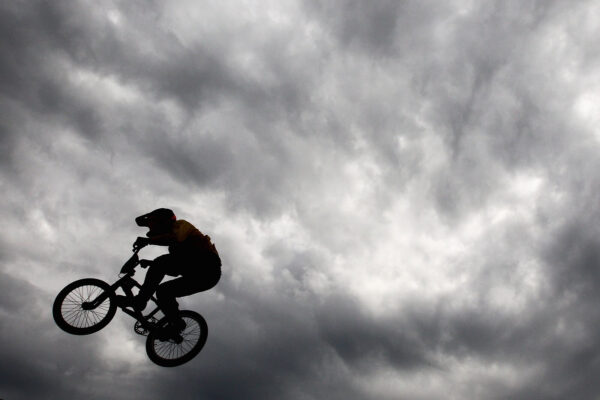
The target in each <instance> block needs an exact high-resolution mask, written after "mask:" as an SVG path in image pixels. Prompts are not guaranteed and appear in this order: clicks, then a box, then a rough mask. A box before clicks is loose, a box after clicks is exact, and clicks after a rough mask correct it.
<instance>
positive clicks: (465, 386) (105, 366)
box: [0, 1, 600, 399]
mask: <svg viewBox="0 0 600 400" xmlns="http://www.w3.org/2000/svg"><path fill="white" fill-rule="evenodd" d="M591 4H592V2H587V3H585V2H584V3H579V4H578V5H577V6H574V5H573V4H572V3H567V2H560V1H555V2H541V1H538V2H531V3H527V4H522V3H521V2H490V3H485V4H469V3H468V2H464V3H461V2H455V3H448V4H444V5H440V4H439V2H420V1H401V2H392V1H375V2H369V3H367V2H358V1H334V2H328V3H326V4H320V3H318V2H304V3H302V4H300V5H296V4H293V7H292V6H290V4H288V3H286V4H284V5H282V6H281V7H282V8H281V9H278V11H280V12H281V10H285V11H284V12H283V14H284V15H279V16H278V15H277V13H275V16H273V17H271V18H272V19H270V20H268V22H269V24H264V25H265V26H263V25H261V24H263V23H264V21H266V20H259V21H260V24H258V23H255V22H256V21H254V22H248V21H252V20H251V19H248V20H244V21H243V22H238V20H239V19H240V18H251V17H252V15H259V16H261V17H262V16H263V13H262V10H261V11H256V10H253V11H252V12H254V13H258V14H252V13H251V12H250V11H249V10H239V12H238V11H237V10H236V12H230V13H229V14H228V13H227V12H226V11H227V7H231V6H219V7H224V8H223V9H222V10H221V9H220V8H219V11H218V12H216V14H214V15H211V17H204V14H203V15H202V18H200V19H199V20H194V13H192V12H190V13H187V11H188V10H187V7H191V5H190V4H183V3H182V4H181V5H178V6H177V7H182V8H186V9H185V10H184V11H186V12H185V13H184V16H185V17H184V18H183V19H181V16H178V17H173V16H172V15H171V16H170V14H169V13H170V12H172V11H173V10H172V9H171V5H169V4H166V3H165V4H163V3H162V2H141V1H133V2H122V3H121V2H109V3H103V4H102V5H97V4H94V5H92V4H83V3H77V2H62V1H52V2H17V3H6V4H3V5H2V6H0V7H1V8H0V22H1V24H0V26H1V28H0V32H1V33H2V36H1V38H0V45H1V46H0V59H1V61H2V62H1V64H0V88H1V95H0V104H1V105H2V108H3V110H4V112H3V119H2V122H1V124H0V134H1V135H2V136H0V148H1V149H2V153H3V157H2V161H1V164H0V165H2V175H1V177H2V181H1V182H0V183H2V187H3V188H5V187H8V190H7V194H6V196H5V197H4V198H3V206H4V210H5V211H4V212H5V214H3V215H5V223H6V224H7V225H9V226H10V227H11V229H8V230H7V231H8V232H9V233H6V234H3V236H2V242H1V243H2V249H1V250H2V258H1V261H2V263H3V264H2V268H3V269H2V272H1V273H0V289H1V290H0V313H1V315H2V318H3V324H2V329H1V330H0V334H1V338H2V343H5V344H4V345H3V346H2V347H0V352H1V353H2V358H3V359H4V360H7V362H6V363H4V364H3V366H2V367H0V368H2V369H3V370H2V371H0V376H1V377H2V378H1V380H0V383H1V389H2V393H0V397H3V398H4V397H6V398H16V399H19V398H40V397H44V395H46V396H45V397H50V398H78V397H82V396H83V395H86V396H88V398H106V397H111V398H131V397H132V396H133V397H136V396H137V397H138V398H164V397H167V396H172V393H174V392H175V390H176V391H177V393H178V396H179V397H181V398H190V399H191V398H198V396H201V397H206V398H209V399H217V398H225V399H229V398H240V397H243V398H249V399H254V398H257V399H258V398H260V399H265V398H266V399H270V398H286V399H321V398H328V399H330V398H333V399H338V398H339V399H342V398H343V399H353V398H356V399H359V398H385V399H387V398H389V399H396V398H409V399H413V398H414V399H418V398H428V399H434V398H443V397H453V398H517V399H520V398H523V399H525V398H527V399H536V398H539V399H541V398H557V399H558V398H581V399H587V398H590V399H591V398H595V397H597V394H598V391H599V390H600V388H599V387H598V385H597V384H595V379H594V378H595V376H596V375H597V373H598V366H599V365H600V364H599V362H598V359H599V358H598V352H597V348H598V346H599V345H600V340H599V335H598V330H597V328H596V326H597V325H598V322H599V319H600V314H599V313H598V312H597V311H596V307H595V305H596V304H597V301H598V295H597V294H596V293H597V292H598V290H597V288H598V287H599V285H600V281H599V279H600V275H599V274H598V263H599V261H600V255H599V254H598V250H597V249H598V245H599V244H600V243H598V239H597V237H598V234H599V233H600V232H598V229H597V228H595V227H596V226H598V222H600V221H598V213H597V211H596V208H597V204H596V202H597V201H596V199H597V198H598V193H599V192H600V185H599V184H598V179H597V172H596V171H597V163H596V162H595V159H596V155H595V153H596V152H597V151H596V150H597V146H598V144H597V143H596V142H595V141H594V140H595V139H593V135H592V133H591V130H592V129H593V128H589V127H587V128H584V127H583V126H582V125H581V123H580V122H578V121H575V120H574V117H573V112H572V111H571V105H572V104H573V103H575V102H576V100H577V98H578V95H579V91H580V90H583V89H585V88H582V87H580V86H578V85H579V84H580V82H579V81H576V78H574V77H573V76H575V77H576V76H578V75H581V76H584V75H585V73H590V72H589V71H593V70H594V67H595V64H596V62H597V58H594V52H593V51H588V50H589V48H590V47H591V46H592V43H594V42H593V40H590V37H591V36H593V35H590V34H589V33H587V31H585V29H584V28H582V27H580V26H579V24H578V21H579V17H580V16H581V13H586V12H587V13H588V14H593V12H592V11H593V7H592V5H591ZM287 6H289V8H286V7H287ZM215 7H216V6H215ZM235 7H238V6H237V5H236V6H235ZM264 7H266V8H269V7H270V6H269V5H265V6H264ZM189 11H192V10H189ZM111 12H112V14H111ZM209 12H215V11H214V10H213V9H210V7H207V8H205V9H203V11H202V13H207V14H208V13H209ZM286 12H289V13H290V14H286ZM578 13H579V14H578ZM264 15H267V13H265V14H264ZM216 16H218V17H219V18H220V19H219V18H216ZM169 18H172V19H169ZM177 18H180V19H179V20H178V19H177ZM211 18H215V19H214V20H212V19H211ZM290 21H291V22H290ZM186 22H187V25H186ZM286 24H287V25H286ZM190 25H191V26H193V28H191V31H192V32H189V30H190V27H189V26H190ZM196 25H197V26H196ZM255 25H260V26H255ZM582 25H584V24H582ZM262 29H264V31H262ZM269 29H270V30H269ZM196 31H198V32H202V33H201V34H200V33H196ZM264 32H266V33H264ZM582 43H583V44H582ZM246 53H248V54H246ZM240 55H244V57H242V56H240ZM238 56H240V57H238ZM569 57H570V59H571V60H574V62H572V63H571V62H567V61H565V58H569ZM248 60H250V61H248ZM253 60H254V61H253ZM578 73H579V74H578ZM581 79H582V80H581V82H582V83H581V85H583V84H585V83H587V82H591V80H587V81H586V80H585V79H584V78H581ZM586 129H587V130H586ZM79 138H83V139H82V140H78V139H79ZM113 163H114V164H113ZM519 179H521V181H519ZM519 182H521V183H519ZM536 182H537V183H536ZM536 185H537V186H536ZM536 188H537V189H536ZM519 191H520V192H519ZM139 192H142V195H138V193H139ZM521 192H523V193H525V194H519V193H521ZM207 193H208V194H209V195H211V194H213V193H217V194H218V195H222V196H223V200H219V201H222V202H223V203H224V204H225V206H224V207H222V208H219V207H214V205H215V203H212V202H210V201H209V200H206V199H207V198H208V195H206V194H207ZM515 193H516V194H515ZM532 193H533V194H532ZM204 195H206V196H207V197H202V196H204ZM138 196H139V197H138ZM169 196H171V197H169ZM403 196H405V197H403ZM116 197H118V198H117V199H115V198H116ZM180 197H181V198H183V200H180V199H179V198H180ZM173 199H177V200H175V201H176V202H177V205H178V206H180V207H182V208H185V207H188V206H190V204H191V203H194V204H193V206H194V207H196V206H197V207H198V208H202V209H203V210H202V211H204V212H205V213H206V210H205V209H206V208H209V207H211V206H213V207H214V210H215V211H214V212H215V213H216V212H220V213H221V214H219V215H218V216H215V219H216V218H219V219H220V220H221V224H217V223H214V224H213V226H212V227H214V228H215V229H217V235H222V236H223V237H222V238H221V241H220V242H218V244H217V245H218V247H219V249H220V250H221V251H222V254H223V258H224V260H227V261H228V263H225V264H226V265H224V278H223V281H222V283H221V284H220V285H219V286H218V287H217V288H215V289H214V291H211V292H208V293H206V294H202V295H199V297H198V298H197V299H196V298H194V300H193V301H194V303H187V304H189V305H190V306H191V308H194V309H199V310H200V309H201V310H203V311H202V312H203V314H205V315H206V316H207V320H208V321H209V326H210V334H209V342H208V345H207V347H206V349H205V350H203V352H202V353H201V354H200V355H199V356H198V358H197V359H195V360H194V361H193V362H192V363H190V364H187V365H186V366H184V367H181V368H179V369H177V370H164V369H159V368H155V369H152V368H151V369H145V368H146V367H147V365H146V364H144V366H140V365H138V364H135V362H133V363H132V364H126V363H125V361H124V360H123V359H118V357H117V359H115V358H114V355H113V359H111V357H109V356H108V355H107V354H106V353H105V352H104V350H106V349H107V348H111V347H110V346H111V345H115V343H114V341H113V340H112V339H113V338H111V337H110V336H109V335H110V334H114V333H115V332H120V331H119V329H120V328H124V326H125V323H122V322H119V321H120V320H116V322H114V323H113V324H116V325H117V326H115V328H114V330H110V331H104V332H101V333H99V334H97V335H92V336H90V337H85V338H73V337H69V336H67V335H65V334H62V333H60V332H57V331H58V328H56V327H55V326H54V324H53V322H52V321H51V320H50V319H49V314H48V304H50V303H51V300H52V297H53V295H54V293H50V292H45V291H43V290H42V289H39V286H37V285H39V283H35V282H34V275H35V273H37V272H39V271H45V268H47V264H48V261H47V260H52V262H53V263H54V264H56V265H57V266H60V269H58V267H56V268H57V269H52V271H51V272H46V275H45V278H46V280H47V283H48V284H49V285H50V286H53V287H52V289H57V288H58V286H60V285H62V284H63V283H62V281H63V280H67V277H69V278H70V277H71V276H73V275H76V274H77V275H79V274H83V273H95V274H96V273H97V274H99V273H103V274H107V272H106V270H105V269H103V268H108V267H106V265H112V264H113V263H114V262H115V259H116V256H113V255H112V253H113V250H114V254H120V252H121V250H122V249H121V248H119V249H117V248H116V247H115V248H114V249H113V248H112V247H110V246H109V245H107V244H106V243H101V244H100V245H99V247H101V248H102V252H104V253H106V254H108V253H111V255H100V256H98V255H90V254H91V253H93V252H94V249H89V250H81V249H77V247H82V248H83V247H85V242H86V241H89V242H93V243H95V244H97V243H98V241H99V240H100V239H101V238H104V241H106V237H107V236H108V237H110V238H111V239H112V241H113V242H115V243H116V242H119V241H121V239H123V242H126V240H127V239H125V236H126V234H127V235H129V234H132V235H135V234H136V233H137V231H134V230H133V228H132V229H129V226H127V227H125V222H122V223H114V224H115V225H118V226H117V227H115V226H114V225H111V224H112V223H109V222H107V221H108V220H111V221H112V219H115V218H117V217H119V218H120V217H122V218H123V221H125V219H127V218H129V217H126V215H129V214H130V213H134V212H135V213H137V214H139V213H141V212H146V211H147V210H145V209H144V210H140V209H141V208H144V207H150V206H152V205H153V204H154V202H156V201H173ZM198 199H199V200H198ZM399 199H407V200H406V202H407V203H408V207H409V211H408V212H407V213H406V214H401V213H398V214H396V213H397V209H396V208H394V207H395V206H397V204H398V203H399ZM180 201H181V202H183V203H180ZM186 201H187V202H188V203H185V202H186ZM203 202H205V203H203ZM25 203H29V204H30V207H26V206H25ZM196 203H198V204H196ZM413 203H414V204H413ZM207 204H208V205H207ZM402 204H403V203H401V202H400V205H402ZM161 205H162V204H161ZM219 206H221V204H219ZM29 208H31V209H32V210H30V209H29ZM400 208H402V207H400ZM9 211H10V212H9ZM184 211H187V212H190V210H182V212H184ZM194 211H196V210H194ZM211 211H212V210H211ZM428 213H430V214H428ZM137 214H136V215H137ZM184 214H185V212H184ZM429 215H431V218H430V219H428V218H429V217H428V216H429ZM503 215H508V217H503ZM413 216H414V218H415V219H414V221H411V220H410V219H411V217H413ZM284 217H288V218H290V219H291V220H292V222H290V223H289V226H287V225H286V223H285V221H284V222H281V220H280V219H281V218H284ZM111 218H112V219H111ZM503 218H504V219H503ZM82 220H83V221H84V222H81V221H82ZM473 221H475V222H473ZM194 222H195V221H194ZM422 222H423V226H422V227H421V223H422ZM278 224H279V225H278ZM282 226H283V227H282ZM390 226H391V227H390ZM394 227H399V228H397V229H396V230H394V229H392V228H394ZM402 228H405V229H406V232H409V234H410V235H413V236H415V237H418V238H417V239H419V238H421V237H422V238H424V239H423V240H424V241H425V242H426V243H429V242H428V240H429V241H430V242H432V243H433V244H431V247H423V248H420V247H418V245H419V243H421V242H418V240H417V239H414V240H415V242H416V243H417V246H414V247H415V249H414V250H413V248H412V247H413V246H412V242H410V243H409V244H408V245H407V244H405V243H402V239H401V238H400V237H394V236H393V235H394V234H399V232H401V229H402ZM411 229H412V231H411ZM440 231H441V232H446V233H444V234H440V233H439V232H440ZM90 232H91V233H90ZM120 232H126V233H120ZM282 232H283V233H282ZM390 234H391V235H392V237H387V236H386V235H390ZM57 235H60V237H61V239H62V240H61V241H60V242H64V241H65V240H66V241H68V242H70V243H68V244H65V243H59V241H53V240H52V238H53V237H56V236H57ZM236 235H237V236H236ZM399 236H401V235H399ZM29 241H32V242H35V244H36V245H35V246H33V245H29ZM457 242H458V245H457V244H456V243H457ZM380 243H384V244H385V243H388V244H389V245H388V246H387V247H377V246H378V245H379V244H380ZM402 245H404V246H405V247H401V246H402ZM436 246H437V247H436ZM452 246H455V247H457V248H458V249H459V250H458V251H456V252H455V253H451V256H448V257H447V258H444V257H445V256H443V255H442V256H440V258H441V259H442V260H443V263H444V264H446V263H449V264H450V265H449V266H447V267H446V266H445V265H444V266H443V267H442V266H440V265H439V263H438V264H435V260H436V256H437V254H436V253H435V251H436V250H437V251H439V252H440V253H441V254H446V253H444V251H446V250H447V248H451V247H452ZM124 247H127V246H124ZM396 248H399V249H403V248H406V249H407V250H406V251H405V252H406V253H407V254H402V252H403V250H395V252H392V253H391V254H383V256H382V255H381V254H378V253H377V252H378V251H381V252H383V253H385V251H390V250H389V249H396ZM381 249H383V250H381ZM117 250H118V251H117ZM411 251H415V252H417V253H418V252H422V253H427V252H429V251H431V254H427V255H426V256H424V257H422V258H421V259H418V260H421V264H422V265H421V264H419V265H417V266H415V265H414V257H415V255H414V254H412V253H411ZM96 253H97V251H96ZM365 254H366V256H365ZM411 256H412V257H413V258H412V259H411ZM382 259H383V260H389V259H391V260H392V261H388V263H387V264H386V263H385V262H380V261H381V260H382ZM430 261H431V263H430ZM411 262H412V264H411ZM117 264H118V263H117ZM24 268H25V269H24ZM411 268H412V269H411ZM436 268H439V269H440V271H444V272H439V271H436ZM443 268H449V270H444V269H443ZM404 269H407V270H408V273H406V274H405V275H394V274H393V272H395V271H396V270H398V271H399V270H404ZM17 271H18V272H17ZM386 274H387V275H386ZM428 274H429V275H428ZM51 275H53V276H51ZM16 276H21V277H22V276H27V277H28V278H29V282H30V283H28V282H27V281H25V280H22V279H20V278H16ZM386 276H391V277H392V278H390V281H389V282H384V284H381V287H378V286H377V285H378V284H380V283H378V282H379V280H383V278H381V277H386ZM396 276H397V277H398V278H397V279H393V277H396ZM38 277H39V276H38ZM371 279H372V280H373V281H372V282H371V281H370V280H371ZM55 280H56V281H55ZM361 280H362V281H361ZM58 281H60V282H61V283H60V284H59V283H57V282H58ZM31 282H34V283H35V284H32V283H31ZM387 285H389V287H391V288H392V289H391V290H390V289H389V287H388V286H387ZM414 287H417V289H416V290H415V289H414ZM448 287H450V289H448ZM365 288H366V289H365ZM369 288H370V289H369ZM363 290H365V291H366V292H362V291H363ZM369 290H370V291H369ZM410 290H413V292H410ZM390 291H391V292H394V291H397V292H398V293H395V294H396V295H397V297H396V296H390V295H388V297H384V296H385V295H386V293H388V292H390ZM402 291H407V293H412V294H413V296H412V297H402V296H405V293H403V292H402ZM380 292H381V293H380ZM357 293H358V294H357ZM364 293H367V295H365V294H364ZM380 296H381V298H385V299H386V301H385V302H383V303H385V304H383V306H380V308H382V309H379V308H378V307H375V306H373V305H372V302H373V303H374V304H377V302H376V301H375V300H378V299H379V297H380ZM406 296H408V295H406ZM189 301H190V302H191V301H192V300H189ZM389 310H392V311H389ZM28 315H33V317H35V318H28ZM119 324H121V325H119ZM127 329H129V331H127V332H129V335H130V336H119V337H118V338H117V339H115V340H122V341H123V347H122V348H120V352H122V353H123V354H130V353H129V352H132V351H136V352H137V351H141V352H143V344H141V343H143V339H142V338H139V337H135V338H134V339H131V338H132V337H133V335H134V334H133V333H131V332H130V326H129V325H127ZM123 332H124V329H123ZM121 334H122V335H125V334H124V333H121ZM78 339H81V340H78ZM133 340H135V341H133ZM131 343H135V345H133V346H134V349H135V350H132V348H131V346H132V345H131ZM32 344H33V345H32ZM24 354H25V355H26V357H24V356H23V355H24ZM9 367H10V368H9ZM152 367H153V366H152ZM138 369H143V370H142V371H138ZM419 379H422V380H419ZM382 382H385V384H382ZM423 382H428V383H430V384H429V385H422V383H423ZM432 382H434V383H432ZM425 386H426V387H425ZM417 389H418V390H417Z"/></svg>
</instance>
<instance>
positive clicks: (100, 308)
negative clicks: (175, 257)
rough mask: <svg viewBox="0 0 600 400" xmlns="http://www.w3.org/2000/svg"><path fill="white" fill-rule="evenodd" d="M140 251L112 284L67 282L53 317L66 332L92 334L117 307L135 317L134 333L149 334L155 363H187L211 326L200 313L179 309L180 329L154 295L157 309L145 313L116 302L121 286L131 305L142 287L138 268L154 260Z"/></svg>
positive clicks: (135, 251)
mask: <svg viewBox="0 0 600 400" xmlns="http://www.w3.org/2000/svg"><path fill="white" fill-rule="evenodd" d="M140 250H141V247H136V246H134V248H133V255H132V256H131V258H130V259H129V260H127V262H126V263H125V264H124V265H123V267H122V268H121V272H120V274H119V275H120V279H119V280H117V281H116V282H115V283H113V284H112V285H109V284H108V283H106V282H104V281H102V280H100V279H95V278H85V279H79V280H77V281H75V282H72V283H70V284H69V285H67V286H66V287H65V288H64V289H62V290H61V291H60V292H59V293H58V295H57V296H56V299H55V300H54V304H53V306H52V316H53V317H54V321H55V322H56V324H57V325H58V326H59V328H61V329H62V330H64V331H65V332H67V333H70V334H73V335H89V334H91V333H94V332H98V331H99V330H100V329H102V328H104V327H105V326H106V325H108V323H109V322H110V321H111V320H112V319H113V317H114V316H115V313H116V311H117V307H118V308H120V309H121V310H122V311H123V312H124V313H126V314H128V315H130V316H131V317H133V318H134V319H135V320H136V322H135V325H134V331H135V333H137V334H139V335H143V336H147V339H146V353H147V354H148V358H150V360H151V361H152V362H154V363H155V364H157V365H160V366H162V367H175V366H178V365H181V364H184V363H186V362H188V361H190V360H191V359H192V358H194V357H195V356H196V355H197V354H198V353H199V352H200V350H202V348H203V347H204V344H205V343H206V339H207V336H208V326H207V324H206V321H205V320H204V318H203V317H202V316H201V315H200V314H198V313H197V312H195V311H191V310H180V311H179V317H180V318H181V319H182V320H183V322H185V327H184V328H183V329H181V330H180V329H172V328H170V325H169V324H168V320H167V318H166V317H164V316H162V317H161V318H159V317H158V315H159V311H161V309H160V307H159V306H158V304H157V300H156V298H155V297H154V296H152V298H151V299H150V300H151V301H152V302H154V303H155V304H156V308H154V309H153V310H152V311H151V312H150V313H148V314H146V315H144V314H143V313H142V311H140V310H137V309H135V308H133V307H130V306H126V305H124V304H119V303H120V302H118V301H117V293H116V291H117V290H118V289H119V288H121V289H122V291H123V292H124V293H125V297H126V298H127V299H128V300H129V301H128V302H127V303H128V304H132V300H133V296H134V295H133V290H132V289H133V288H134V287H137V288H138V289H139V288H140V287H141V285H140V284H139V283H138V282H137V281H136V280H135V279H133V275H134V274H135V268H136V267H137V266H141V267H142V268H146V267H147V266H148V265H150V264H151V263H152V262H151V261H149V260H140V259H139V257H138V252H139V251H140ZM161 314H162V312H161ZM181 325H182V326H181V327H183V324H181Z"/></svg>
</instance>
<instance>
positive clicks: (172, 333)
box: [158, 318, 187, 342]
mask: <svg viewBox="0 0 600 400" xmlns="http://www.w3.org/2000/svg"><path fill="white" fill-rule="evenodd" d="M186 326H187V325H186V323H185V321H184V320H183V318H177V319H175V320H173V321H170V322H168V323H167V325H165V326H163V327H162V328H160V332H159V333H158V339H159V340H160V341H163V342H164V341H166V340H169V339H174V340H175V341H176V342H177V341H178V339H180V340H182V339H183V338H182V337H181V335H180V333H181V332H183V330H184V329H185V327H186Z"/></svg>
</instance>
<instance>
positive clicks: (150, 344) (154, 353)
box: [146, 310, 208, 367]
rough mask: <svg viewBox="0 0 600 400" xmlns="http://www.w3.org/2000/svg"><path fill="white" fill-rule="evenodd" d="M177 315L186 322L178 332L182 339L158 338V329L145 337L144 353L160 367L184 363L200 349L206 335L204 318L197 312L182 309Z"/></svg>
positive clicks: (206, 328) (206, 326)
mask: <svg viewBox="0 0 600 400" xmlns="http://www.w3.org/2000/svg"><path fill="white" fill-rule="evenodd" d="M179 315H180V316H181V318H183V320H184V321H185V322H186V327H185V329H184V330H183V331H182V332H181V333H180V335H181V337H182V338H183V341H182V342H181V343H176V342H175V341H174V340H172V339H170V340H164V341H163V340H160V339H159V335H160V334H159V332H160V330H159V329H154V330H152V331H151V332H150V333H149V334H148V338H147V339H146V353H147V354H148V358H150V360H151V361H152V362H153V363H155V364H157V365H160V366H161V367H176V366H178V365H181V364H185V363H186V362H188V361H190V360H191V359H192V358H194V357H196V355H197V354H198V353H199V352H200V350H202V348H203V347H204V345H205V344H206V339H207V337H208V325H207V324H206V320H205V319H204V318H203V317H202V316H201V315H200V314H198V313H197V312H195V311H190V310H183V311H180V312H179Z"/></svg>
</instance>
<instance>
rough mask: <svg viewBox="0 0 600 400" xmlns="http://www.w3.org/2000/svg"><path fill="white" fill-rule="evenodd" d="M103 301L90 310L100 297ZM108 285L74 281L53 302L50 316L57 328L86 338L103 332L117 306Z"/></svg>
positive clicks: (98, 281) (94, 280)
mask: <svg viewBox="0 0 600 400" xmlns="http://www.w3.org/2000/svg"><path fill="white" fill-rule="evenodd" d="M103 294H104V295H105V296H106V298H105V299H104V300H103V301H102V302H101V303H100V304H98V305H97V306H96V307H91V304H92V302H93V301H94V300H96V299H97V298H98V296H100V295H103ZM114 296H115V294H114V293H113V292H112V291H111V290H110V285H109V284H108V283H106V282H104V281H101V280H100V279H94V278H86V279H80V280H78V281H75V282H73V283H71V284H69V285H67V286H66V287H65V288H64V289H63V290H61V291H60V292H59V293H58V295H57V296H56V300H54V305H53V306H52V316H53V317H54V321H55V322H56V325H58V326H59V327H60V328H61V329H62V330H64V331H65V332H68V333H71V334H73V335H89V334H90V333H94V332H98V331H99V330H100V329H102V328H104V327H105V326H106V325H107V324H108V323H109V322H110V321H111V320H112V319H113V317H114V316H115V312H116V311H117V305H116V303H115V297H114Z"/></svg>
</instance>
